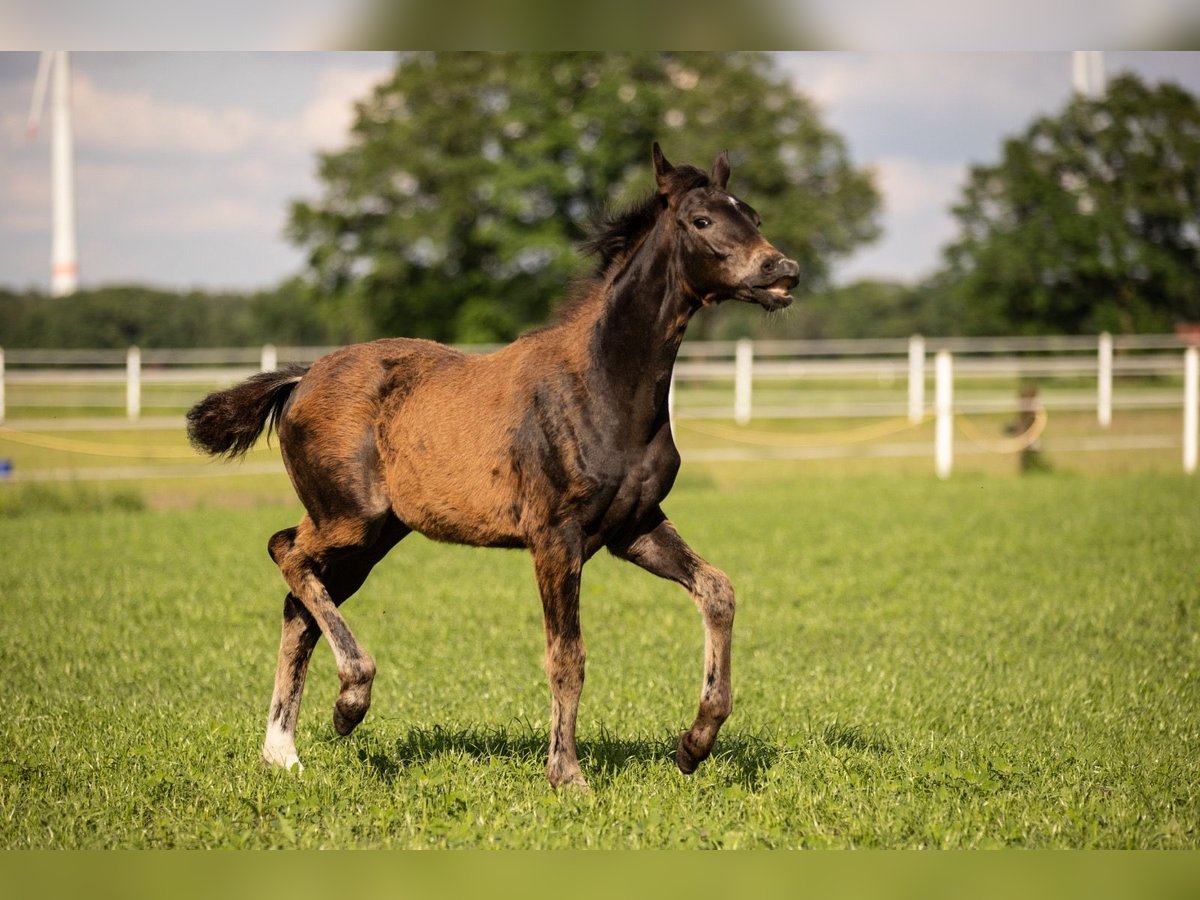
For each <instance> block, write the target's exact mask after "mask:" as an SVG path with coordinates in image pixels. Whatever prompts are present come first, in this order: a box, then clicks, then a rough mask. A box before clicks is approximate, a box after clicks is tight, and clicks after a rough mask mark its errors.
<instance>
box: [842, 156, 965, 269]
mask: <svg viewBox="0 0 1200 900" xmlns="http://www.w3.org/2000/svg"><path fill="white" fill-rule="evenodd" d="M872 168H873V169H874V170H875V179H876V184H877V185H878V187H879V190H880V193H881V194H882V195H883V206H884V208H883V216H882V219H883V229H884V235H885V240H883V241H881V242H879V243H877V244H875V245H872V246H869V247H866V248H864V249H862V250H860V251H859V252H858V253H856V254H855V255H854V256H853V257H852V258H851V259H849V260H847V261H846V262H844V263H842V264H841V265H839V266H838V267H837V270H836V272H835V279H836V280H837V281H839V282H842V283H845V282H847V281H853V280H855V279H857V278H876V277H877V278H888V279H897V278H898V279H903V280H915V279H919V278H921V277H924V276H925V275H928V274H930V273H931V272H932V271H933V269H934V268H936V266H937V264H938V261H939V260H938V252H937V251H938V248H940V247H942V246H943V245H945V244H946V243H948V242H949V241H950V240H952V239H953V238H954V236H955V234H957V231H958V226H957V223H956V221H955V219H954V217H953V216H952V215H951V213H950V206H951V204H952V203H953V202H954V201H955V200H957V198H958V195H959V193H960V191H961V189H962V186H963V184H965V182H966V176H967V172H966V166H965V165H964V164H963V163H958V162H938V161H923V160H918V159H913V158H909V157H898V156H897V157H883V158H880V159H878V160H876V161H875V163H874V164H873V166H872Z"/></svg>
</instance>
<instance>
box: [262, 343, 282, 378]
mask: <svg viewBox="0 0 1200 900" xmlns="http://www.w3.org/2000/svg"><path fill="white" fill-rule="evenodd" d="M259 368H260V369H261V370H262V371H264V372H274V371H275V370H276V369H278V368H279V353H278V352H277V351H276V350H275V345H274V344H263V348H262V359H261V363H260V365H259Z"/></svg>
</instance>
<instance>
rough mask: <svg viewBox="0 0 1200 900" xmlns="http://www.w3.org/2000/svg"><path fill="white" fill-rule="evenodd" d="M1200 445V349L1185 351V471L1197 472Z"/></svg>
mask: <svg viewBox="0 0 1200 900" xmlns="http://www.w3.org/2000/svg"><path fill="white" fill-rule="evenodd" d="M1198 444H1200V347H1188V348H1187V349H1186V350H1184V351H1183V471H1184V472H1186V473H1187V474H1189V475H1192V474H1194V473H1195V471H1196V457H1197V445H1198Z"/></svg>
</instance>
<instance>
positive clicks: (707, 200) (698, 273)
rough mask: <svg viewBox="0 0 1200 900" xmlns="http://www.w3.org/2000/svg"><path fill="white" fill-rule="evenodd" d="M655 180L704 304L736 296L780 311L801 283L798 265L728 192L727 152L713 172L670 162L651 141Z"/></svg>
mask: <svg viewBox="0 0 1200 900" xmlns="http://www.w3.org/2000/svg"><path fill="white" fill-rule="evenodd" d="M653 158H654V178H655V182H656V183H657V185H658V197H659V202H660V203H661V204H662V205H663V207H664V208H665V209H664V215H666V216H668V217H669V219H668V221H669V222H670V223H671V225H672V226H673V227H672V228H668V230H667V233H668V234H671V235H672V236H673V239H674V240H675V241H676V242H677V247H678V259H679V261H680V263H681V265H680V270H681V272H682V274H683V277H684V279H685V281H686V283H687V288H688V290H689V292H690V293H691V294H693V295H694V296H695V297H697V298H699V300H700V302H701V303H702V304H705V305H707V304H710V303H719V302H720V301H722V300H728V299H734V300H742V301H745V302H747V303H757V304H759V305H760V306H761V307H763V309H767V310H775V309H782V308H783V307H785V306H787V305H788V304H789V303H791V302H792V297H791V294H790V293H789V291H791V289H792V288H794V287H795V286H796V285H797V284H799V283H800V279H799V278H798V277H797V276H798V275H799V272H800V266H799V265H797V264H796V262H795V261H794V260H790V259H788V258H787V257H785V256H784V255H783V254H782V253H780V252H779V250H777V249H776V248H775V247H774V246H773V245H772V244H771V243H770V241H768V240H767V239H766V238H765V237H763V235H762V233H761V232H760V231H759V230H758V229H759V225H760V224H761V223H762V220H761V219H760V218H759V215H758V213H757V212H755V211H754V209H753V208H752V207H751V206H750V205H749V204H747V203H745V202H743V201H742V200H739V199H738V198H737V197H735V196H733V194H731V193H729V192H728V191H727V190H726V189H725V186H726V185H727V184H728V183H729V155H728V154H727V153H726V152H724V151H722V152H721V154H720V155H719V156H717V158H716V161H715V162H714V163H713V166H712V171H711V172H707V173H706V172H704V171H702V170H701V169H698V168H696V167H695V166H689V165H680V166H673V165H671V163H670V162H668V161H667V158H666V157H665V156H663V152H662V149H661V148H660V147H659V145H658V144H657V143H655V145H654V152H653Z"/></svg>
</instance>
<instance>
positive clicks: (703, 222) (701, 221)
mask: <svg viewBox="0 0 1200 900" xmlns="http://www.w3.org/2000/svg"><path fill="white" fill-rule="evenodd" d="M692 224H693V225H695V226H696V227H697V228H707V227H708V226H709V225H711V224H712V219H710V218H708V217H707V216H698V217H697V218H695V219H692Z"/></svg>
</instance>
